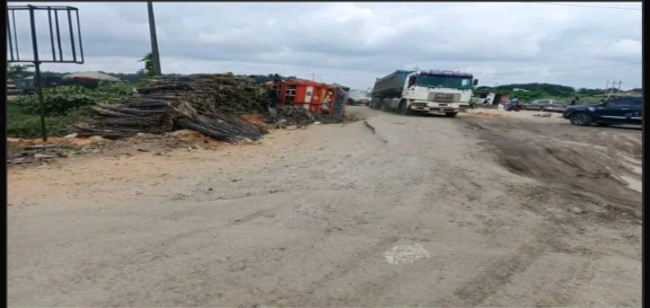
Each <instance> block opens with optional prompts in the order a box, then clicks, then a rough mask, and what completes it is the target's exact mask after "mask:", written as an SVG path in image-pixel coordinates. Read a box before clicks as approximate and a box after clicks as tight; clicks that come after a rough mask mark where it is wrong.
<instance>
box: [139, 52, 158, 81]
mask: <svg viewBox="0 0 650 308" xmlns="http://www.w3.org/2000/svg"><path fill="white" fill-rule="evenodd" d="M138 62H144V69H142V70H140V71H138V72H144V75H145V76H147V77H148V78H151V77H153V76H154V75H155V72H154V69H153V54H152V53H148V54H146V55H145V56H144V58H142V59H140V60H139V61H138Z"/></svg>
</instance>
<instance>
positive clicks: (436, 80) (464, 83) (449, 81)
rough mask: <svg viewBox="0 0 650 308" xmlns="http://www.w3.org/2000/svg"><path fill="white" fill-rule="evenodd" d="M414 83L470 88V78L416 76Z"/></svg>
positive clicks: (417, 84) (429, 85) (423, 85)
mask: <svg viewBox="0 0 650 308" xmlns="http://www.w3.org/2000/svg"><path fill="white" fill-rule="evenodd" d="M415 85H416V86H418V87H440V88H451V89H471V88H472V78H458V77H437V76H418V78H417V81H416V82H415Z"/></svg>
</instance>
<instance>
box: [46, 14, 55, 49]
mask: <svg viewBox="0 0 650 308" xmlns="http://www.w3.org/2000/svg"><path fill="white" fill-rule="evenodd" d="M47 21H48V22H49V23H50V42H51V43H52V61H56V51H54V32H53V31H52V10H51V9H50V8H48V9H47Z"/></svg>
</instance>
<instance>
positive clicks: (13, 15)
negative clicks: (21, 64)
mask: <svg viewBox="0 0 650 308" xmlns="http://www.w3.org/2000/svg"><path fill="white" fill-rule="evenodd" d="M11 17H12V18H11V22H12V23H13V24H14V40H15V41H16V60H18V61H20V51H19V50H18V33H16V13H15V11H11Z"/></svg>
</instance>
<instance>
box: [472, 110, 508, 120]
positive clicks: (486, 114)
mask: <svg viewBox="0 0 650 308" xmlns="http://www.w3.org/2000/svg"><path fill="white" fill-rule="evenodd" d="M466 115H468V116H470V117H483V118H501V117H503V114H500V113H496V112H481V111H479V112H468V113H467V114H466Z"/></svg>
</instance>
